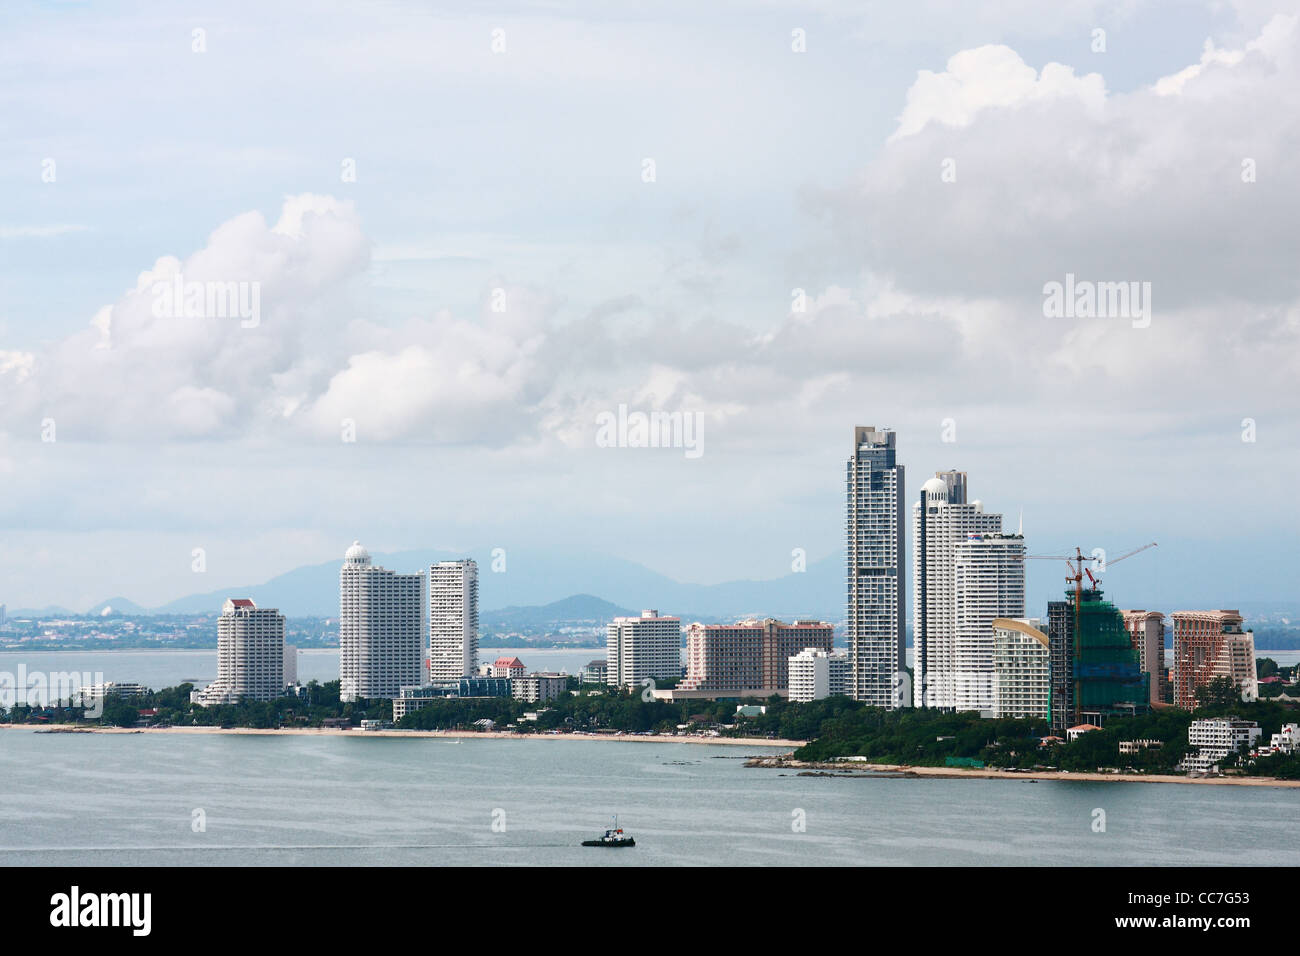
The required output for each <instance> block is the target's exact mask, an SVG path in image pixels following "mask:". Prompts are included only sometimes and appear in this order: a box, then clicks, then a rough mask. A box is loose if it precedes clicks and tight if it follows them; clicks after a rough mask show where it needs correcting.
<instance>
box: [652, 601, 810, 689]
mask: <svg viewBox="0 0 1300 956" xmlns="http://www.w3.org/2000/svg"><path fill="white" fill-rule="evenodd" d="M833 637H834V627H833V626H832V625H830V624H827V623H825V622H824V621H795V622H794V623H793V624H786V623H784V622H783V621H777V620H775V619H773V618H767V619H766V620H762V621H756V620H749V621H739V622H737V623H736V624H700V623H695V624H692V625H691V626H690V627H689V628H687V631H686V677H685V678H684V679H683V680H682V682H681V683H680V684H678V685H677V686H678V689H680V690H683V691H736V692H739V691H757V690H763V691H770V692H772V693H776V692H778V691H781V692H785V691H787V690H789V687H790V658H791V657H793V656H794V655H796V654H798V653H799V652H800V651H802V650H803V649H804V648H806V647H815V648H817V649H818V650H822V651H830V649H831V643H832V640H833Z"/></svg>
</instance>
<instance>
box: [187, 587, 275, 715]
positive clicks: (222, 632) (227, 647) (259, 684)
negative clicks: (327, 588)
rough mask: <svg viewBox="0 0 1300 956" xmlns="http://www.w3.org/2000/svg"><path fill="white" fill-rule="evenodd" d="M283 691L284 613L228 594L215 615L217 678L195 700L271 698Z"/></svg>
mask: <svg viewBox="0 0 1300 956" xmlns="http://www.w3.org/2000/svg"><path fill="white" fill-rule="evenodd" d="M283 694H284V615H282V614H281V613H280V612H279V611H277V610H276V609H275V608H272V607H258V606H257V605H256V604H254V603H253V602H252V601H251V600H249V599H248V598H230V599H227V600H226V602H225V603H224V604H223V605H222V606H221V617H219V618H217V679H216V680H215V681H213V682H212V683H211V684H209V685H208V686H207V687H205V688H203V690H202V691H200V692H199V693H198V694H197V695H195V696H194V700H195V702H196V703H199V704H202V705H204V706H210V705H212V704H233V703H236V702H238V701H241V700H257V701H267V700H275V698H277V697H280V696H282V695H283Z"/></svg>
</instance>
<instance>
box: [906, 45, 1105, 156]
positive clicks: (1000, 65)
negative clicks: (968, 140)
mask: <svg viewBox="0 0 1300 956" xmlns="http://www.w3.org/2000/svg"><path fill="white" fill-rule="evenodd" d="M1060 97H1074V98H1076V99H1078V100H1079V101H1080V102H1081V103H1082V104H1083V106H1084V107H1085V108H1086V109H1087V110H1088V111H1089V113H1090V114H1092V115H1098V114H1100V113H1101V110H1102V107H1103V106H1104V105H1105V101H1106V83H1105V80H1103V79H1102V77H1101V75H1100V74H1098V73H1089V74H1088V75H1086V76H1075V75H1074V70H1073V69H1072V68H1071V67H1068V66H1063V65H1062V64H1060V63H1049V64H1047V65H1046V66H1045V67H1043V71H1042V73H1041V74H1040V73H1038V72H1037V71H1036V70H1035V69H1034V68H1033V67H1032V66H1030V65H1029V64H1027V63H1025V61H1024V60H1022V59H1021V58H1020V55H1019V54H1017V53H1016V51H1015V50H1012V49H1011V48H1010V47H1006V46H993V45H990V46H982V47H978V48H977V49H974V50H963V51H962V52H960V53H958V54H956V55H954V56H953V57H952V58H951V59H950V60H949V61H948V69H947V70H946V71H944V72H943V73H933V72H931V71H930V70H922V71H921V72H920V73H919V74H918V75H917V78H916V82H915V83H913V84H912V86H911V88H910V89H909V90H908V91H907V105H906V106H905V107H904V108H903V114H902V116H901V117H900V118H899V121H898V129H897V130H895V132H894V134H893V135H892V136H891V137H890V141H891V142H893V141H894V140H898V139H901V138H903V137H904V136H911V135H913V134H915V133H919V132H920V131H921V130H922V129H924V128H925V127H926V125H927V124H929V123H931V122H939V123H944V124H946V125H948V126H955V127H963V126H969V125H970V124H971V122H972V121H974V119H975V117H976V116H978V115H979V114H980V112H981V111H983V110H986V109H991V108H995V107H1002V108H1007V107H1015V106H1019V105H1022V104H1025V103H1033V102H1036V101H1039V100H1048V99H1055V98H1060Z"/></svg>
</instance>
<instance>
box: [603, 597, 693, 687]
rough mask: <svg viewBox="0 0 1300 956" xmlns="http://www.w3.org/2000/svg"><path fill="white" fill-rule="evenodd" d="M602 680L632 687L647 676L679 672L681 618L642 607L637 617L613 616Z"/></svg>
mask: <svg viewBox="0 0 1300 956" xmlns="http://www.w3.org/2000/svg"><path fill="white" fill-rule="evenodd" d="M605 655H606V664H607V670H606V674H605V680H606V681H607V682H608V683H609V684H612V685H613V686H615V687H635V686H637V685H639V684H640V683H641V681H643V680H645V679H646V678H650V679H651V680H654V679H657V678H661V677H681V676H682V621H681V618H677V617H660V616H659V612H658V611H642V612H641V616H640V617H616V618H614V620H613V621H611V622H610V624H609V628H608V631H607V638H606V651H605Z"/></svg>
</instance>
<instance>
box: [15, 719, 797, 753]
mask: <svg viewBox="0 0 1300 956" xmlns="http://www.w3.org/2000/svg"><path fill="white" fill-rule="evenodd" d="M5 729H7V730H23V729H25V730H31V731H33V732H37V731H41V732H46V733H63V734H236V735H243V736H271V737H277V736H285V735H295V736H320V737H402V738H412V737H414V738H445V739H476V740H477V739H492V740H605V741H610V740H612V741H619V742H621V743H647V744H724V745H730V746H740V747H781V748H782V749H785V750H793V749H794V748H795V747H802V746H803V744H804V741H802V740H770V739H768V738H766V737H696V736H690V737H685V736H683V737H677V736H674V735H670V734H646V735H636V734H621V735H620V734H582V733H568V734H547V733H539V734H515V733H510V732H508V731H504V730H483V731H479V730H360V729H357V728H349V729H346V730H342V729H338V728H334V727H281V728H277V729H269V730H259V729H256V728H252V727H139V728H135V727H70V726H69V727H62V726H53V727H36V726H35V725H32V724H0V730H5Z"/></svg>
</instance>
